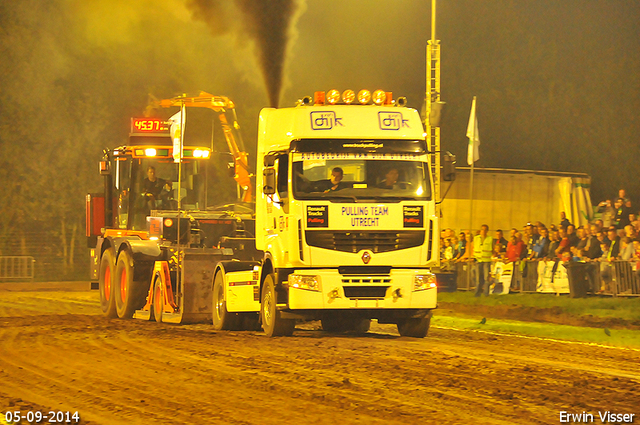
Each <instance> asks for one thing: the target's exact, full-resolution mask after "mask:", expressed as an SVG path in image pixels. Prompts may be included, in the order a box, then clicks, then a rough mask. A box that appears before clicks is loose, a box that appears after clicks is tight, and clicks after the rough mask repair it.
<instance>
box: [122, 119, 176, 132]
mask: <svg viewBox="0 0 640 425" xmlns="http://www.w3.org/2000/svg"><path fill="white" fill-rule="evenodd" d="M168 131H169V125H168V124H167V122H166V121H165V120H161V119H160V118H131V132H132V133H166V132H168Z"/></svg>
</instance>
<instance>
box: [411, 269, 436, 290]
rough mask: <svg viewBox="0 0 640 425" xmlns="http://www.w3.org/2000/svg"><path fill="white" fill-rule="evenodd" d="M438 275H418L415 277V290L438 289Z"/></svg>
mask: <svg viewBox="0 0 640 425" xmlns="http://www.w3.org/2000/svg"><path fill="white" fill-rule="evenodd" d="M437 286H438V285H436V275H435V274H433V273H425V274H417V275H415V276H414V277H413V290H414V291H424V290H425V289H432V288H436V287H437Z"/></svg>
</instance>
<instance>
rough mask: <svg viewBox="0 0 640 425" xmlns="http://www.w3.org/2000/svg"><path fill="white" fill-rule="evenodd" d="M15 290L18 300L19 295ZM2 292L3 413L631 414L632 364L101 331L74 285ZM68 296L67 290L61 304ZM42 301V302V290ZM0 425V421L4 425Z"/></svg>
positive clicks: (449, 333)
mask: <svg viewBox="0 0 640 425" xmlns="http://www.w3.org/2000/svg"><path fill="white" fill-rule="evenodd" d="M24 285H25V287H28V286H27V285H26V284H24ZM18 288H19V286H16V285H4V286H3V285H2V284H0V342H1V347H2V348H1V349H0V383H1V384H0V407H2V410H1V413H3V414H4V412H5V411H7V410H21V411H22V412H23V414H25V413H26V412H27V411H29V410H31V411H33V410H42V411H45V412H46V411H49V410H63V411H69V410H70V411H72V412H74V411H78V412H79V414H80V416H81V417H82V423H87V424H150V423H176V424H208V423H240V424H245V423H246V424H272V423H273V424H275V423H283V422H287V423H314V424H335V423H338V422H340V423H363V424H376V423H380V424H382V423H385V424H387V423H398V424H400V423H403V424H417V423H452V424H459V423H474V424H476V423H495V424H510V423H559V412H560V411H568V412H570V413H582V412H587V413H591V414H593V415H594V416H595V423H599V418H598V411H605V410H609V411H612V412H615V413H635V414H636V417H635V419H636V420H635V422H636V423H638V421H640V419H638V414H640V407H639V406H640V385H639V384H640V351H637V350H629V349H620V348H604V347H597V346H589V345H585V344H575V343H561V342H553V341H543V340H538V339H530V338H521V337H516V336H502V335H492V334H488V333H480V332H472V331H459V330H450V329H439V328H432V330H431V331H430V336H429V337H428V338H426V339H424V340H415V339H410V338H402V337H399V336H398V334H397V332H396V331H395V327H393V326H386V325H385V326H380V325H377V324H374V325H373V326H372V332H370V334H369V335H367V336H365V337H353V336H345V335H330V334H326V333H324V332H322V331H320V330H318V329H317V328H318V325H316V324H314V323H311V324H306V325H300V326H298V328H297V331H296V333H295V335H294V336H293V337H290V338H274V339H268V338H266V337H264V336H263V335H262V334H261V333H260V332H214V331H213V330H211V327H210V326H208V325H188V326H175V325H166V324H157V323H153V322H152V323H147V322H140V321H122V320H111V321H110V320H107V319H104V318H103V317H102V316H101V315H100V314H99V308H98V304H97V295H98V294H97V293H96V292H90V291H85V290H82V288H81V287H80V286H78V285H77V284H73V285H70V284H65V285H56V284H53V285H36V287H34V289H36V288H39V289H40V290H39V291H37V292H24V291H17V289H18ZM59 288H66V291H59V290H58V289H59ZM42 289H44V290H42ZM2 419H3V417H2V416H0V424H2V423H3V422H2Z"/></svg>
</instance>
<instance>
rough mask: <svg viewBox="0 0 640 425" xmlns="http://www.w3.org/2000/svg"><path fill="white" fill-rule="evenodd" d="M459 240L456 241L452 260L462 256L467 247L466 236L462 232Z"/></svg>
mask: <svg viewBox="0 0 640 425" xmlns="http://www.w3.org/2000/svg"><path fill="white" fill-rule="evenodd" d="M459 236H460V238H459V239H458V247H457V249H456V251H457V253H456V256H455V257H454V260H459V259H460V258H462V256H463V255H464V252H465V251H466V246H467V235H466V234H465V233H464V232H460V235H459Z"/></svg>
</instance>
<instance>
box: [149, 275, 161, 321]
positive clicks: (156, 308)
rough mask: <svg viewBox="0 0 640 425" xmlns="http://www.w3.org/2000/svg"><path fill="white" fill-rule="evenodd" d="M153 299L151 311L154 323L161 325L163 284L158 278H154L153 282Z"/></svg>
mask: <svg viewBox="0 0 640 425" xmlns="http://www.w3.org/2000/svg"><path fill="white" fill-rule="evenodd" d="M152 296H153V299H152V301H151V311H153V317H154V318H155V319H156V322H158V323H162V313H163V312H164V282H162V278H161V277H160V276H156V278H155V279H154V282H153V295H152Z"/></svg>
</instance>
